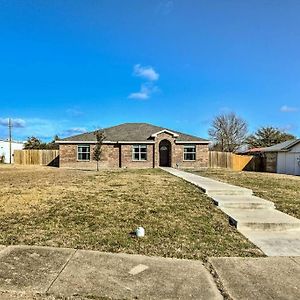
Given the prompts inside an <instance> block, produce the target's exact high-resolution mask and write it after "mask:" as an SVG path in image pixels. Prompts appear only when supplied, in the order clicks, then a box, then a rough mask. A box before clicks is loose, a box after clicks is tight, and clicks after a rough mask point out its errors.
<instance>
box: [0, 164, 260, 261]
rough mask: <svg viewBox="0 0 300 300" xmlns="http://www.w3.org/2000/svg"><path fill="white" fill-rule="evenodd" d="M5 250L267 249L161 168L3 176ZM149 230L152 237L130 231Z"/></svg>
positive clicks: (211, 252) (0, 240)
mask: <svg viewBox="0 0 300 300" xmlns="http://www.w3.org/2000/svg"><path fill="white" fill-rule="evenodd" d="M0 179H1V182H2V189H1V190H0V206H1V208H2V209H1V211H0V227H1V231H0V244H6V245H8V244H27V245H43V246H59V247H71V248H80V249H92V250H101V251H109V252H126V253H135V254H145V255H150V256H163V257H176V258H189V259H205V258H206V257H208V256H259V255H261V253H260V251H259V250H258V249H257V248H256V247H255V246H254V245H253V244H251V243H250V242H249V241H248V240H247V239H246V238H244V237H243V236H242V235H241V234H239V233H238V232H237V231H236V229H235V228H233V227H231V226H229V224H228V219H227V217H226V216H225V215H224V214H223V213H222V212H221V211H220V210H218V209H217V208H216V207H215V206H214V205H213V204H212V202H211V200H210V199H209V198H207V197H206V195H205V194H204V193H202V192H201V191H200V190H199V189H198V188H196V187H195V186H193V185H191V184H189V183H187V182H185V181H183V180H181V179H179V178H177V177H174V176H172V175H169V174H167V173H165V172H163V171H161V170H156V169H147V170H117V171H101V172H81V171H75V170H62V169H47V168H35V169H32V168H25V167H24V168H19V169H18V168H17V169H16V168H11V169H9V171H7V170H5V172H2V170H1V168H0ZM138 226H143V227H144V228H145V230H146V236H145V237H144V238H142V239H137V238H135V237H134V236H133V235H131V234H130V233H131V232H132V231H133V230H134V229H135V228H137V227H138Z"/></svg>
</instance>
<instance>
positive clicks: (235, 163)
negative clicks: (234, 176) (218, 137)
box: [209, 151, 262, 171]
mask: <svg viewBox="0 0 300 300" xmlns="http://www.w3.org/2000/svg"><path fill="white" fill-rule="evenodd" d="M209 167H210V168H226V169H232V170H235V171H262V160H261V158H260V157H258V156H251V155H238V154H234V153H231V152H218V151H209Z"/></svg>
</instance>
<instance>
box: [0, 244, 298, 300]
mask: <svg viewBox="0 0 300 300" xmlns="http://www.w3.org/2000/svg"><path fill="white" fill-rule="evenodd" d="M208 269H209V270H210V271H208ZM211 274H213V275H211ZM226 295H229V297H230V298H228V297H227V298H226V299H236V300H240V299H249V300H252V299H253V300H256V299H260V300H264V299H295V300H296V299H297V300H298V299H299V298H300V260H299V258H293V257H291V258H288V257H276V258H275V257H272V258H210V259H209V260H208V263H206V265H205V266H204V264H203V263H202V262H201V261H196V260H182V259H170V258H162V257H147V256H142V255H129V254H113V253H103V252H98V251H85V250H76V249H64V248H51V247H34V246H9V247H2V250H0V299H1V300H33V299H34V300H55V299H57V300H58V299H60V300H62V299H69V300H83V299H86V300H88V299H101V300H104V299H206V300H210V299H216V300H219V299H223V297H224V296H225V297H226Z"/></svg>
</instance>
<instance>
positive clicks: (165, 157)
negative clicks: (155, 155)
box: [159, 140, 171, 167]
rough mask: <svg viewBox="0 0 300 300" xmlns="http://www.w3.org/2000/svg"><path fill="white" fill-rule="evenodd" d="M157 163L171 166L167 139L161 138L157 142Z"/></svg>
mask: <svg viewBox="0 0 300 300" xmlns="http://www.w3.org/2000/svg"><path fill="white" fill-rule="evenodd" d="M159 165H160V166H161V167H171V143H170V141H168V140H162V141H161V142H160V143H159Z"/></svg>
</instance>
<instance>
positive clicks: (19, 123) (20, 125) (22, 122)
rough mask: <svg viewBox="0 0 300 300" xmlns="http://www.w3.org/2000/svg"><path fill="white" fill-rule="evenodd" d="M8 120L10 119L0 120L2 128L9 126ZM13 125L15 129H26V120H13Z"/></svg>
mask: <svg viewBox="0 0 300 300" xmlns="http://www.w3.org/2000/svg"><path fill="white" fill-rule="evenodd" d="M8 120H9V118H0V126H6V127H7V126H8ZM11 123H12V125H13V127H15V128H24V127H25V125H26V122H25V120H23V119H19V118H17V119H11Z"/></svg>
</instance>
